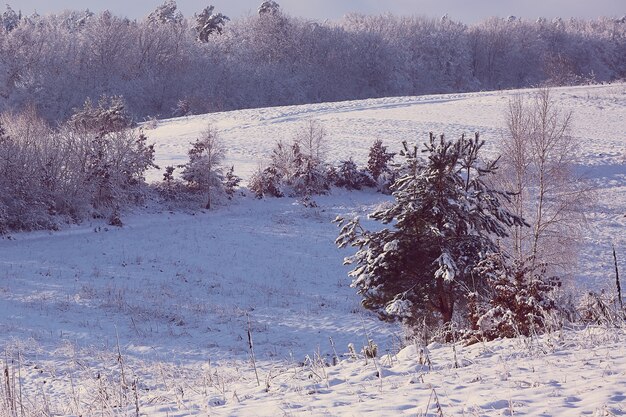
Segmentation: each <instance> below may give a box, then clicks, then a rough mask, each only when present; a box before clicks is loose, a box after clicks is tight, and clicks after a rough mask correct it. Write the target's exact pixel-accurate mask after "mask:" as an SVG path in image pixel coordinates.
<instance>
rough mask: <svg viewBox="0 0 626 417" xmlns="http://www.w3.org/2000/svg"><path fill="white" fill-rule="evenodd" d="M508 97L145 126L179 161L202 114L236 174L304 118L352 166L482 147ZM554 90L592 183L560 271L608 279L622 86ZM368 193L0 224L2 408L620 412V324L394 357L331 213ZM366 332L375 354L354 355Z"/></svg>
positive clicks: (394, 336)
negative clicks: (459, 138) (584, 228)
mask: <svg viewBox="0 0 626 417" xmlns="http://www.w3.org/2000/svg"><path fill="white" fill-rule="evenodd" d="M514 93H516V92H489V93H471V94H452V95H441V96H425V97H404V98H389V99H377V100H366V101H354V102H345V103H329V104H316V105H308V106H293V107H280V108H269V109H255V110H243V111H237V112H228V113H215V114H210V115H203V116H192V117H185V118H179V119H173V120H168V121H160V122H158V124H157V126H156V127H154V126H150V127H151V128H150V129H148V125H146V129H148V130H147V131H146V133H147V135H148V137H149V139H150V141H154V142H156V158H157V163H158V164H159V165H161V166H162V167H164V166H166V165H169V164H174V165H175V164H180V163H184V162H185V161H186V151H187V149H188V148H189V143H190V142H191V141H193V140H194V139H195V138H196V137H197V135H198V134H199V133H200V132H201V131H202V130H203V129H204V128H205V127H206V125H207V123H209V122H210V123H212V124H213V125H214V126H215V127H216V128H217V129H218V130H219V133H220V135H221V137H222V138H223V140H224V142H225V143H226V145H227V149H228V155H227V162H228V163H229V164H233V165H234V166H235V171H236V173H238V174H239V175H240V176H242V177H243V178H244V180H245V179H247V178H248V177H249V176H250V174H251V173H252V172H253V171H254V170H255V169H256V168H257V166H259V164H264V163H266V161H267V157H268V155H269V152H270V150H271V148H272V147H273V145H274V143H275V142H276V141H277V140H279V139H283V140H286V141H290V140H291V139H292V138H293V137H294V135H295V134H296V132H297V131H298V129H300V128H301V127H302V126H303V124H304V122H305V121H306V120H308V119H315V120H319V121H320V122H321V123H322V124H323V126H324V128H325V129H326V131H327V133H328V149H327V155H328V159H329V160H330V161H339V160H342V159H347V158H348V157H353V158H354V159H355V161H357V162H359V163H364V162H365V159H366V156H367V150H368V148H369V147H370V146H371V144H372V142H373V141H374V140H376V139H382V140H383V142H384V143H385V144H386V145H388V146H389V149H390V150H396V149H398V148H399V147H400V144H401V142H402V141H403V140H407V141H409V142H418V143H422V142H423V141H425V140H426V137H427V133H428V132H429V131H433V132H435V133H445V134H446V135H448V136H456V135H459V134H461V133H463V132H465V133H473V132H475V131H479V132H480V133H481V136H482V138H484V139H485V140H486V141H487V150H488V151H490V152H492V153H493V151H494V146H493V145H494V144H495V143H497V141H498V140H499V139H500V138H501V135H502V134H503V127H504V126H505V122H504V111H505V109H506V105H507V100H508V99H509V97H510V96H511V95H512V94H514ZM554 97H555V98H556V99H557V100H558V102H559V103H560V104H561V105H562V106H563V108H564V109H565V110H571V111H572V112H573V117H574V129H573V134H574V135H575V136H578V137H580V138H581V139H582V140H583V149H582V153H581V155H580V167H579V169H580V170H581V172H584V173H585V174H586V175H587V176H588V177H589V178H590V179H591V180H592V181H593V184H594V185H595V186H596V187H597V190H598V196H599V199H598V204H597V206H596V207H595V209H594V211H593V212H592V213H589V223H590V224H589V226H590V229H589V233H588V235H587V236H586V239H585V242H583V251H582V259H581V262H580V265H579V268H578V271H579V272H578V274H577V276H576V277H575V281H574V283H575V284H576V285H578V286H579V287H581V288H590V289H596V290H600V289H602V288H606V289H607V291H613V289H612V288H613V282H614V275H613V264H612V257H611V253H610V247H611V244H612V243H614V244H615V247H616V249H617V255H618V258H619V259H620V261H621V266H622V270H624V269H626V268H624V267H623V265H624V259H625V258H626V252H625V251H624V248H625V247H626V85H624V84H614V85H606V86H589V87H575V88H559V89H555V90H554ZM150 175H151V176H150V179H152V180H158V179H160V177H161V175H162V174H161V172H157V171H154V172H152V173H151V174H150ZM384 200H385V197H383V196H381V195H379V194H376V193H374V192H372V191H363V192H346V191H334V192H333V193H332V195H329V196H323V197H316V202H317V203H318V207H317V208H305V207H303V206H302V205H300V204H298V202H297V201H295V200H292V199H268V200H261V201H260V200H255V199H252V198H248V197H240V198H238V199H236V200H235V201H234V202H232V203H231V204H229V205H225V206H221V207H219V208H217V209H215V210H212V211H210V212H201V211H198V212H196V213H193V214H191V213H187V214H186V213H174V212H154V210H150V211H149V212H146V213H142V212H137V213H133V214H128V215H127V216H125V217H124V223H125V225H124V227H123V228H112V227H106V226H105V225H104V224H102V223H97V222H93V223H89V222H86V223H84V224H82V225H79V226H74V227H70V228H68V229H66V230H63V231H60V232H54V233H44V232H37V233H25V234H16V235H12V236H10V237H5V238H4V239H2V240H0V267H1V268H2V269H1V270H0V271H1V272H0V335H2V336H1V338H0V347H1V348H2V351H3V354H2V358H1V359H0V362H1V363H2V368H3V374H2V375H0V380H1V381H2V382H3V386H2V387H1V388H0V416H2V417H4V416H5V415H11V416H13V415H15V416H21V415H22V414H21V413H22V409H21V408H19V404H20V399H21V401H22V402H23V404H24V411H25V412H27V411H31V412H32V411H36V410H39V411H41V413H40V414H39V415H75V416H78V415H82V416H91V415H133V416H134V415H138V414H140V415H147V416H184V415H211V416H257V415H262V416H300V415H302V416H325V415H328V416H335V415H339V416H383V415H393V416H401V415H402V416H426V415H432V416H439V415H445V416H456V415H466V416H496V415H533V416H578V415H596V416H611V415H626V331H625V330H624V329H601V328H587V329H580V330H577V331H567V332H563V333H559V334H551V335H547V336H543V337H541V338H532V339H527V340H507V341H497V342H492V343H487V344H477V345H473V346H470V347H463V346H461V345H460V344H456V345H430V346H429V347H428V348H425V347H424V346H420V345H419V344H417V345H416V344H410V345H409V346H408V347H406V348H404V349H403V350H400V349H401V348H402V347H403V344H404V343H405V341H404V340H403V335H402V330H401V329H400V328H398V327H397V326H395V325H390V324H386V323H381V322H379V321H378V320H377V319H376V318H375V317H373V316H372V315H370V314H368V313H367V312H366V311H364V310H363V309H362V308H361V307H360V305H359V297H358V296H357V295H356V294H355V293H354V290H353V289H351V288H350V287H349V283H350V281H349V278H348V277H347V275H346V273H347V270H348V268H347V267H345V266H343V265H342V259H343V257H344V256H346V255H347V254H348V253H347V252H346V251H340V250H338V249H336V248H335V246H334V244H333V241H334V239H335V237H336V235H337V228H336V226H335V225H333V224H331V222H330V221H331V220H332V219H333V218H334V217H335V216H336V215H338V214H342V215H346V214H351V213H359V214H365V213H368V212H369V211H371V210H372V209H373V208H374V207H375V206H376V205H378V204H380V203H381V202H383V201H384ZM248 334H250V335H251V337H252V340H253V343H254V354H255V359H256V361H255V362H254V363H256V371H255V368H254V366H253V361H252V360H251V359H250V356H251V355H250V353H251V352H250V348H249V339H248ZM367 340H372V341H373V342H375V343H376V344H377V345H378V347H379V357H378V358H377V359H375V360H372V359H367V360H366V359H365V358H364V357H362V356H361V355H360V349H361V347H363V346H364V345H365V344H366V343H367ZM349 343H352V344H353V345H354V346H355V350H356V354H357V355H356V357H354V356H353V355H350V354H349V353H348V352H349V349H348V344H349ZM335 355H338V356H340V359H339V360H338V361H337V362H338V364H337V365H335V366H325V364H331V365H332V364H333V362H335V361H336V360H334V359H333V358H334V357H335ZM5 370H6V374H5V373H4V372H5ZM6 375H8V382H9V383H8V384H6V382H5V381H7V378H6ZM9 396H13V397H14V398H16V399H18V401H16V403H17V404H18V409H17V410H11V409H10V407H9V405H8V403H9V402H10V401H8V397H9ZM3 401H4V402H3ZM439 410H440V411H439ZM31 414H32V415H36V413H34V412H33V413H31ZM31 414H29V415H31Z"/></svg>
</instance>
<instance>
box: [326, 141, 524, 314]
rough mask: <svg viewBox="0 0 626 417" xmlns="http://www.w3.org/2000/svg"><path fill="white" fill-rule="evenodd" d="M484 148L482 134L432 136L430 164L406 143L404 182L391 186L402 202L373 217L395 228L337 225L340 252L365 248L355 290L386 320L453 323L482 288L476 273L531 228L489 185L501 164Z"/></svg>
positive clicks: (356, 259)
mask: <svg viewBox="0 0 626 417" xmlns="http://www.w3.org/2000/svg"><path fill="white" fill-rule="evenodd" d="M483 143H484V142H483V141H480V140H479V138H478V134H476V136H475V138H473V139H466V138H465V137H464V136H462V137H461V138H460V139H458V140H456V141H454V142H452V141H448V140H446V139H445V138H444V137H443V135H442V136H441V137H440V138H439V139H437V138H436V137H435V136H434V135H433V134H431V135H430V141H429V143H428V144H426V146H425V149H424V150H423V152H425V153H426V154H427V158H426V159H424V158H421V157H420V156H419V155H418V150H417V146H415V147H414V148H409V147H408V146H407V144H406V143H404V149H403V150H402V151H401V152H400V156H402V157H404V162H403V163H402V164H401V166H400V168H399V172H400V177H399V178H398V179H397V180H396V181H395V183H394V184H393V185H392V187H391V190H392V195H393V197H394V198H395V202H394V203H393V204H392V205H391V207H389V208H384V209H381V210H378V211H375V212H374V213H372V214H371V215H370V218H372V219H374V220H377V221H380V222H382V223H383V224H387V225H392V227H390V228H384V229H382V230H379V231H368V230H366V229H365V228H363V227H362V225H361V224H360V221H359V219H358V218H355V219H353V220H349V221H346V220H344V219H341V218H338V219H337V220H336V221H337V222H339V224H340V226H341V231H340V234H339V237H338V238H337V240H336V243H337V245H338V246H339V247H345V246H347V245H351V246H354V247H356V248H358V250H357V252H356V254H354V255H353V256H350V257H348V258H346V261H345V262H346V264H352V265H355V267H354V269H353V270H352V271H350V276H351V277H352V278H353V281H352V286H353V287H355V288H357V289H358V292H359V294H361V295H362V296H363V305H364V306H365V307H366V308H368V309H371V310H373V311H375V312H377V313H378V314H379V316H380V317H381V318H382V319H387V320H395V319H401V320H403V321H404V322H405V323H407V324H409V325H411V324H415V323H416V322H417V321H418V320H420V319H422V318H428V319H431V318H435V319H436V318H437V315H438V316H439V318H440V319H441V320H442V321H443V322H444V323H449V322H450V321H451V320H452V317H453V315H454V313H455V307H456V306H457V304H458V302H459V301H460V300H462V299H463V298H464V297H465V296H466V295H467V293H468V292H469V291H473V290H478V289H479V288H477V287H478V286H481V285H482V284H481V283H476V282H474V281H473V279H472V274H471V272H472V270H473V268H474V267H475V265H476V264H477V263H478V262H479V261H480V260H481V259H482V258H483V257H484V256H485V254H487V253H490V252H493V251H495V250H496V245H495V243H494V240H493V238H494V237H497V236H505V235H507V231H508V228H509V227H510V226H511V225H514V224H523V220H522V219H521V218H519V217H516V216H514V215H513V214H511V213H510V212H509V211H507V210H506V209H505V208H504V207H503V206H502V205H501V200H502V199H503V198H508V196H507V194H506V193H503V192H500V191H497V190H494V189H492V188H490V187H489V186H488V185H487V182H486V181H485V180H486V177H488V176H490V175H492V174H493V173H494V172H495V171H496V169H497V165H496V161H493V162H489V163H486V164H481V163H480V162H479V160H478V153H479V151H480V149H481V147H482V146H483Z"/></svg>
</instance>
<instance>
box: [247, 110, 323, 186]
mask: <svg viewBox="0 0 626 417" xmlns="http://www.w3.org/2000/svg"><path fill="white" fill-rule="evenodd" d="M325 137H326V133H325V132H324V130H323V128H322V127H321V126H320V125H319V124H318V123H317V122H314V121H311V122H308V123H307V125H306V126H305V127H304V128H303V129H302V130H301V131H300V132H299V134H298V136H297V137H296V140H294V142H293V143H291V144H285V143H284V142H282V141H278V142H276V145H275V146H274V149H273V150H272V154H271V156H270V165H269V166H268V167H266V168H265V169H259V170H257V172H256V173H255V174H254V175H253V176H252V178H251V180H250V182H249V184H248V187H249V188H250V190H251V191H253V192H254V194H255V195H256V196H257V197H258V198H262V197H263V196H267V195H269V196H273V197H282V196H285V195H287V196H290V197H307V196H308V197H310V196H312V195H316V194H324V193H326V192H327V191H328V190H329V188H330V184H331V183H330V181H329V179H328V168H327V164H326V163H325V162H324V147H325V143H324V141H325Z"/></svg>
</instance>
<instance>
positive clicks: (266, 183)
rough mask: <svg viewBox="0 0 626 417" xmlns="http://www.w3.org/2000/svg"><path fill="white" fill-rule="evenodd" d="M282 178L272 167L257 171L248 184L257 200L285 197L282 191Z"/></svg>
mask: <svg viewBox="0 0 626 417" xmlns="http://www.w3.org/2000/svg"><path fill="white" fill-rule="evenodd" d="M281 181H282V178H281V176H280V174H279V173H278V170H277V169H276V167H275V166H273V165H270V166H269V167H267V168H265V169H263V170H262V169H261V168H259V169H257V170H256V171H255V172H254V173H253V174H252V177H251V178H250V181H249V182H248V188H249V189H250V191H252V192H253V193H254V195H255V196H256V197H257V198H263V197H266V196H269V197H283V196H284V194H283V192H282V191H281Z"/></svg>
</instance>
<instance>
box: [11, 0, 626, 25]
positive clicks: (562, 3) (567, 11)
mask: <svg viewBox="0 0 626 417" xmlns="http://www.w3.org/2000/svg"><path fill="white" fill-rule="evenodd" d="M261 2H262V0H178V1H177V4H178V8H179V10H181V11H182V13H183V14H184V15H185V16H187V17H189V16H193V14H194V13H196V12H199V11H201V10H202V9H203V8H204V7H206V6H207V5H209V4H213V5H214V6H215V8H216V10H217V11H219V12H222V13H224V14H225V15H227V16H229V17H231V18H235V17H239V16H245V15H247V14H251V13H255V12H256V9H257V7H258V6H259V4H260V3H261ZM8 3H9V4H11V6H12V7H13V9H15V10H16V11H17V10H18V9H20V10H22V12H23V13H24V14H31V13H32V12H34V11H37V12H38V13H39V14H47V13H51V12H59V11H61V10H64V9H80V10H82V9H85V8H88V9H89V10H91V11H93V12H100V11H103V10H106V9H108V10H110V11H112V12H113V13H114V14H116V15H121V16H127V17H130V18H141V17H144V16H146V15H147V14H148V13H150V12H151V11H152V10H154V9H155V8H156V7H157V6H158V5H159V4H162V3H163V0H107V1H100V0H43V1H42V0H12V1H11V0H9V1H8ZM278 3H279V4H280V5H281V7H282V9H283V11H285V12H286V13H288V14H290V15H292V16H300V17H306V18H310V19H315V20H324V19H337V18H340V17H341V16H343V15H345V14H346V13H349V12H360V13H367V14H371V13H385V12H391V13H394V14H398V15H425V16H431V17H440V16H443V15H444V14H446V13H447V14H448V15H449V16H450V17H451V18H453V19H455V20H460V21H463V22H466V23H473V22H476V21H480V20H483V19H484V18H486V17H489V16H500V17H507V16H511V15H513V16H517V17H522V18H526V19H536V18H537V17H539V16H541V17H546V18H553V17H557V16H558V17H562V18H568V17H585V18H595V17H598V16H612V17H621V16H624V15H625V14H626V1H624V0H278Z"/></svg>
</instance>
